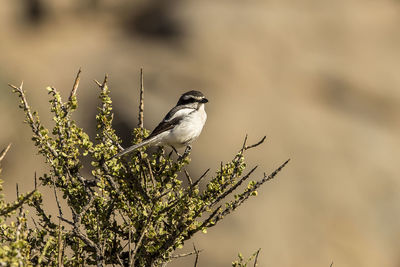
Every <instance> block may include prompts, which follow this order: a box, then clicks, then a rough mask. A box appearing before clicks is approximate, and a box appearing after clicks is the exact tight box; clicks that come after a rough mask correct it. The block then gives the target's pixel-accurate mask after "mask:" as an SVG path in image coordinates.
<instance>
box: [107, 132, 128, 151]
mask: <svg viewBox="0 0 400 267" xmlns="http://www.w3.org/2000/svg"><path fill="white" fill-rule="evenodd" d="M104 134H105V135H106V136H107V137H108V139H110V141H111V142H112V143H113V144H114V145H115V146H117V147H118V149H119V150H120V151H122V150H124V148H123V147H122V146H121V144H119V143H118V142H117V141H114V140H113V139H112V137H111V135H110V134H109V133H107V132H106V131H105V132H104Z"/></svg>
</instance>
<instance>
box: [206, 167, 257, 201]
mask: <svg viewBox="0 0 400 267" xmlns="http://www.w3.org/2000/svg"><path fill="white" fill-rule="evenodd" d="M257 167H258V166H255V167H254V168H253V169H251V170H250V171H249V172H248V173H247V174H246V175H245V176H243V177H242V178H241V179H240V180H239V181H238V182H237V183H235V184H234V185H233V186H232V187H231V188H229V189H228V190H227V191H225V192H224V193H223V194H221V195H220V196H219V197H217V199H216V200H214V201H213V202H212V203H211V204H210V205H209V206H210V207H212V206H214V205H215V204H217V203H218V202H219V201H220V200H222V199H224V198H225V197H226V196H227V195H229V194H230V193H232V192H233V191H235V189H236V188H238V187H239V186H240V185H241V184H242V183H243V182H244V181H246V180H247V179H248V178H249V177H250V176H251V175H252V174H253V172H254V171H255V170H256V169H257Z"/></svg>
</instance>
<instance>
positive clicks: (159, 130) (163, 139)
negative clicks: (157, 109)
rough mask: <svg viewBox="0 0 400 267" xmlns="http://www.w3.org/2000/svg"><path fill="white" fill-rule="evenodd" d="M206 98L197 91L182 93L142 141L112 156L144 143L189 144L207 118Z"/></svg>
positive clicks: (177, 145)
mask: <svg viewBox="0 0 400 267" xmlns="http://www.w3.org/2000/svg"><path fill="white" fill-rule="evenodd" d="M207 102H208V100H207V98H205V96H204V95H203V94H202V93H201V92H199V91H189V92H186V93H184V94H183V95H182V96H181V97H180V98H179V101H178V103H177V104H176V106H175V107H174V108H172V109H171V110H170V111H169V112H168V114H167V115H166V116H165V117H164V119H163V120H162V121H161V122H160V123H159V124H158V126H157V127H156V128H155V129H154V130H153V132H152V133H151V134H150V135H149V136H148V137H147V138H146V139H144V140H143V142H141V143H139V144H136V145H133V146H130V147H128V148H127V149H125V150H123V151H121V152H119V153H118V154H116V155H115V156H113V158H115V157H119V156H122V155H125V154H126V153H129V152H132V151H135V150H136V149H138V148H141V147H143V146H146V145H152V146H154V145H160V146H162V145H169V146H172V147H174V148H175V147H182V146H187V145H190V143H192V142H193V141H194V140H196V138H197V137H199V135H200V133H201V130H202V129H203V126H204V123H205V122H206V119H207V114H206V111H205V110H204V104H205V103H207Z"/></svg>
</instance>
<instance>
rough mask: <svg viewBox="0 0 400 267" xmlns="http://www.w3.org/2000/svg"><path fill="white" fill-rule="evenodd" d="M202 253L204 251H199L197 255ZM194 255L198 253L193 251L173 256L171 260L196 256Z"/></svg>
mask: <svg viewBox="0 0 400 267" xmlns="http://www.w3.org/2000/svg"><path fill="white" fill-rule="evenodd" d="M202 251H203V250H202V249H199V250H197V253H200V252H202ZM194 254H196V251H191V252H188V253H183V254H178V255H173V256H171V259H179V258H183V257H187V256H191V255H194Z"/></svg>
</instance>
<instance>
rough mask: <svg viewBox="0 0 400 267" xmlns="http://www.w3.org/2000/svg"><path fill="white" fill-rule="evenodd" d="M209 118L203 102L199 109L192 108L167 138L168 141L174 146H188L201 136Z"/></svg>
mask: <svg viewBox="0 0 400 267" xmlns="http://www.w3.org/2000/svg"><path fill="white" fill-rule="evenodd" d="M206 120H207V113H206V111H205V110H204V104H202V105H201V106H200V107H199V109H198V110H194V111H193V110H192V112H191V113H190V114H188V115H187V116H185V118H183V119H182V120H181V121H180V123H179V125H178V126H176V127H175V128H174V129H172V131H170V133H169V134H168V136H167V138H166V141H167V142H166V143H167V144H169V145H172V146H177V147H179V146H186V145H188V144H190V143H191V142H193V141H194V140H196V139H197V137H199V135H200V133H201V130H202V129H203V126H204V124H205V122H206Z"/></svg>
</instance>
